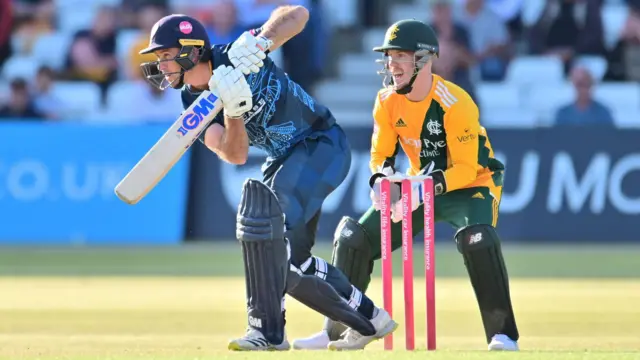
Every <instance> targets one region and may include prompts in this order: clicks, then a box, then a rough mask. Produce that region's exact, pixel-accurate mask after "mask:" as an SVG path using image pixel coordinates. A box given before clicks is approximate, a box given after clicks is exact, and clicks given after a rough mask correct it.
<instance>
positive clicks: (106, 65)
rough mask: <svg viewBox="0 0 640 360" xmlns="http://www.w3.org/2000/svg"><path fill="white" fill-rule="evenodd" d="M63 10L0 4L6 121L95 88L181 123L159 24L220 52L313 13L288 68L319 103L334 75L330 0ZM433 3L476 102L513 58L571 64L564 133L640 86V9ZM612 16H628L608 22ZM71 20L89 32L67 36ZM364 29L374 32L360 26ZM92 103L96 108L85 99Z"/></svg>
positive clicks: (142, 3) (61, 110) (597, 1)
mask: <svg viewBox="0 0 640 360" xmlns="http://www.w3.org/2000/svg"><path fill="white" fill-rule="evenodd" d="M61 1H67V2H69V1H71V2H73V1H72V0H55V1H53V0H0V74H2V79H1V80H0V83H2V84H4V88H3V87H2V86H0V117H2V118H8V117H11V118H29V119H61V118H67V117H72V116H74V115H78V114H80V115H81V114H82V112H81V111H83V109H82V108H81V107H80V108H75V111H76V112H73V111H71V110H69V106H67V105H65V101H68V100H69V99H70V98H73V94H74V91H75V93H76V94H77V93H78V92H79V91H80V92H82V91H81V90H78V89H80V88H77V87H76V88H73V90H69V91H68V92H67V93H66V94H69V96H66V94H65V92H64V87H62V85H61V86H60V90H59V91H56V92H53V91H51V89H52V86H53V84H54V83H56V82H62V83H65V84H67V83H72V82H90V83H91V84H95V85H96V86H97V88H98V89H99V96H98V97H97V98H96V99H95V100H94V102H95V106H97V107H103V108H104V107H107V106H108V104H109V101H110V99H118V100H117V102H118V106H117V107H113V109H110V111H108V112H106V114H108V115H109V116H114V115H117V116H119V117H120V118H122V119H125V120H126V119H127V116H128V117H129V118H131V119H133V118H136V117H137V118H140V116H137V115H136V109H141V108H145V109H154V110H153V111H151V110H148V111H147V112H145V117H144V118H143V119H140V120H143V121H149V120H152V119H153V118H157V117H158V116H160V115H161V114H164V115H165V116H164V119H165V120H166V118H167V114H174V115H175V114H176V113H177V112H179V107H180V105H179V104H180V102H179V101H180V100H179V98H178V94H177V92H175V91H173V92H160V91H157V90H155V89H154V88H153V87H150V86H148V85H146V84H145V83H144V81H142V80H141V71H140V68H139V64H140V63H142V62H144V61H149V60H153V56H152V55H139V54H138V50H139V49H141V48H142V47H144V46H145V45H146V43H147V41H148V33H149V31H150V29H151V27H152V25H153V24H154V23H155V21H156V20H158V19H159V18H160V17H162V16H164V15H166V14H169V13H185V14H189V15H192V16H194V17H196V18H198V19H200V20H202V21H203V23H204V24H205V25H206V27H207V29H208V30H209V34H210V37H211V41H212V43H227V42H230V41H232V40H233V39H235V38H236V37H237V36H238V35H240V34H241V33H242V32H243V31H244V30H247V29H250V28H253V27H257V26H259V25H261V24H262V23H264V21H266V19H267V18H268V16H269V14H270V12H271V11H272V10H273V9H274V8H275V7H276V6H278V5H282V4H299V5H304V6H306V7H307V8H308V9H309V10H310V14H311V18H310V22H309V24H308V25H307V27H306V29H305V30H304V32H303V33H302V34H300V35H299V36H297V37H295V38H293V39H292V40H291V41H289V42H288V43H287V44H286V45H285V46H284V48H283V49H282V51H281V54H282V55H281V56H282V57H281V64H282V66H283V67H284V68H285V70H286V71H287V72H288V73H289V75H290V76H291V77H292V78H293V79H294V80H295V81H297V82H299V83H300V84H301V85H302V86H303V87H305V88H307V89H308V90H309V91H310V92H312V93H313V87H314V85H315V84H317V83H318V81H320V80H321V79H323V78H324V77H326V76H328V75H330V74H326V73H325V72H323V69H324V68H325V67H324V66H323V64H324V61H325V59H326V56H327V50H326V49H327V46H328V44H329V41H338V40H337V39H336V38H335V37H333V36H332V33H331V29H327V26H326V24H325V21H324V20H326V19H324V17H323V11H321V9H322V6H323V2H324V1H329V0H207V1H204V0H192V1H176V0H174V1H170V0H115V1H114V0H110V1H104V0H100V3H101V5H100V7H99V9H98V10H97V13H96V17H95V18H94V19H93V20H92V21H90V22H87V21H86V19H85V18H86V16H85V18H82V13H79V15H78V18H77V19H75V20H74V19H69V16H66V17H65V19H64V21H62V20H61V19H62V16H60V15H61V10H60V6H59V4H58V3H60V2H61ZM92 2H93V1H92V0H81V1H79V2H78V1H76V2H75V4H77V5H78V6H83V5H86V4H89V3H92ZM418 2H419V3H424V1H419V0H418ZM392 3H393V2H392ZM428 3H429V5H428V7H429V8H426V9H424V11H425V13H427V14H428V16H425V17H424V19H427V20H428V21H429V22H430V23H431V24H432V25H433V27H434V29H435V30H436V32H437V33H438V35H439V39H440V48H441V57H440V59H438V60H436V62H435V64H434V72H436V73H438V74H440V75H442V76H444V77H445V78H447V79H450V80H452V81H454V82H456V83H457V84H459V85H461V86H462V87H464V88H465V89H466V90H468V91H469V92H470V93H471V94H472V96H473V97H474V98H477V97H478V94H477V84H478V83H500V82H503V81H505V79H506V78H507V76H508V73H509V68H510V65H511V63H512V62H513V60H514V59H515V58H517V57H519V56H529V55H538V56H549V55H550V56H554V57H555V58H557V59H560V60H561V62H562V67H563V69H562V71H563V75H564V76H566V78H567V79H568V80H569V81H570V83H571V84H572V85H573V88H574V90H575V98H574V100H573V101H570V102H568V103H567V104H565V105H564V106H563V107H562V108H561V109H558V111H557V113H556V115H555V118H556V124H558V125H560V124H605V125H611V124H613V120H612V114H611V111H610V109H609V107H608V105H607V104H603V103H601V102H599V101H598V100H596V99H594V98H593V96H592V94H593V88H594V86H598V85H597V84H599V83H600V81H606V82H621V81H624V82H629V81H638V80H639V79H640V0H537V1H527V0H429V1H428ZM345 4H346V3H345ZM359 4H360V8H359V10H358V11H361V12H362V16H363V17H366V18H367V19H369V18H372V16H371V11H372V10H371V9H369V7H368V4H371V6H372V7H373V6H375V7H376V8H377V7H379V4H381V1H378V0H375V1H374V0H371V1H368V0H361V1H359ZM71 6H73V4H72V5H71ZM611 6H614V7H615V8H616V9H620V11H604V10H611ZM605 7H607V9H605ZM381 8H385V7H384V6H382V7H381ZM324 13H326V12H324ZM380 17H381V16H380V14H378V16H377V18H380ZM73 21H75V24H83V25H82V26H69V24H70V23H73ZM360 25H362V26H363V27H367V26H371V25H372V24H370V22H369V21H368V20H362V21H360ZM377 25H382V26H384V27H386V26H388V25H389V24H388V23H386V24H377ZM360 30H361V31H364V29H362V28H361V29H360ZM63 33H64V34H66V35H64V34H63ZM61 34H63V35H61ZM612 34H613V35H612ZM365 50H368V49H365ZM34 59H35V60H34ZM581 59H591V60H593V61H585V62H582V61H581ZM29 66H31V69H30V70H31V72H32V73H34V74H35V76H33V77H29V76H26V75H25V76H21V74H29V69H28V68H29ZM535 71H536V69H535V68H533V69H532V72H535ZM533 76H535V75H533ZM120 82H126V83H127V85H126V91H125V90H124V89H125V85H121V86H123V87H122V89H121V91H119V92H118V91H113V89H112V88H113V87H114V86H116V85H114V84H118V83H120ZM118 86H120V85H118ZM88 91H89V88H87V92H88ZM118 94H120V95H118ZM85 95H86V94H85ZM63 98H64V99H63ZM114 101H116V100H114ZM639 101H640V99H639ZM83 103H85V105H86V103H92V102H91V101H89V100H86V99H83ZM154 111H155V113H154ZM156 114H157V115H158V116H156ZM160 117H162V116H160ZM172 118H174V116H169V117H168V119H172Z"/></svg>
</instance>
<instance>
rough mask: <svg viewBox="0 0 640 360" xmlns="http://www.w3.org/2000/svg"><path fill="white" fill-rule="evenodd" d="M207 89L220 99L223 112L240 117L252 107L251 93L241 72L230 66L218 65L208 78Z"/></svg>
mask: <svg viewBox="0 0 640 360" xmlns="http://www.w3.org/2000/svg"><path fill="white" fill-rule="evenodd" d="M209 90H210V91H211V92H212V93H214V94H215V95H216V96H218V97H219V98H220V100H222V104H223V106H224V113H225V115H227V116H229V117H241V116H242V114H244V113H246V112H247V111H249V110H251V108H252V107H253V94H252V93H251V88H250V87H249V84H248V83H247V79H245V77H244V75H242V72H240V70H238V69H234V68H233V67H231V66H226V65H220V66H218V67H217V68H216V69H215V70H214V71H213V75H211V78H210V79H209Z"/></svg>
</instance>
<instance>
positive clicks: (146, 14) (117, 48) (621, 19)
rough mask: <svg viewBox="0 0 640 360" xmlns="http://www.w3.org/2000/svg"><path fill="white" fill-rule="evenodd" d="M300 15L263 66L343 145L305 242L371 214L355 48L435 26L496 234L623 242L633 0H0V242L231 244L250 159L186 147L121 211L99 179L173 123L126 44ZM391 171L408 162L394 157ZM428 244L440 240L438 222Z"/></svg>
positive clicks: (441, 63)
mask: <svg viewBox="0 0 640 360" xmlns="http://www.w3.org/2000/svg"><path fill="white" fill-rule="evenodd" d="M276 3H292V4H302V5H304V6H306V7H307V8H308V9H310V12H311V18H310V22H309V24H308V25H307V27H306V28H305V30H304V32H303V33H301V34H300V35H299V36H298V37H296V38H294V39H292V40H291V41H290V42H289V43H287V44H286V46H285V47H283V48H282V49H281V50H278V51H276V52H275V53H274V54H273V55H272V56H273V57H274V58H275V59H276V62H277V63H278V64H280V65H281V66H283V67H284V68H285V69H286V71H287V72H288V73H289V74H290V76H291V77H292V78H293V79H294V80H296V81H298V82H299V83H300V84H301V85H303V86H304V87H305V88H307V89H308V90H309V91H310V92H311V93H313V94H314V95H315V96H316V97H317V98H318V100H319V101H322V102H324V103H325V104H327V105H328V106H329V107H330V108H331V110H332V111H333V112H334V115H335V116H336V118H337V119H338V121H339V123H340V124H342V125H343V126H344V127H345V129H346V131H347V134H348V137H349V139H350V141H351V143H352V147H353V149H352V150H353V163H352V168H351V172H350V174H349V177H348V178H347V180H346V181H345V182H344V184H343V185H342V186H341V187H340V188H338V189H337V190H336V191H335V193H334V194H332V195H331V197H330V198H329V199H328V200H327V201H326V203H325V205H324V208H323V210H324V213H325V215H324V217H323V218H322V219H321V221H320V234H319V237H320V238H322V239H324V240H328V239H330V238H331V237H332V234H333V230H334V228H335V226H336V225H337V223H338V221H339V219H340V217H342V216H344V215H351V216H359V215H360V214H361V213H362V212H363V211H364V210H365V209H366V208H367V207H368V206H369V205H370V200H369V196H368V187H367V179H368V177H369V170H368V167H367V164H368V160H369V158H368V153H369V145H370V137H371V131H372V118H371V110H372V106H373V101H374V97H375V94H376V92H377V91H378V89H379V88H380V84H381V78H380V77H379V76H378V75H377V74H376V70H377V67H376V66H377V65H376V63H375V59H376V56H377V55H376V54H375V53H373V51H371V48H372V47H373V46H374V45H375V44H377V43H379V42H381V41H382V39H383V37H384V32H385V30H386V28H387V26H389V25H390V24H391V23H393V22H394V21H396V20H399V19H402V18H416V19H421V20H424V21H427V22H429V23H431V24H433V26H434V28H435V29H436V31H437V32H438V34H439V37H440V43H441V57H440V59H437V60H436V62H435V64H434V71H435V72H436V73H438V74H440V75H442V76H444V77H445V78H447V79H449V80H452V81H454V82H456V83H457V84H459V85H461V86H462V87H464V88H465V89H467V91H469V92H470V93H471V94H472V96H473V97H474V99H475V100H476V101H477V103H478V104H479V106H480V109H481V122H482V124H483V125H484V126H485V127H486V128H487V130H488V132H489V137H490V139H491V142H492V144H493V146H494V147H495V150H496V152H497V154H498V157H499V158H500V159H501V160H503V161H504V162H505V163H506V166H507V171H506V185H505V195H504V198H503V201H502V214H501V218H500V221H499V224H498V226H499V228H500V231H501V234H502V236H503V237H504V238H506V239H509V240H511V241H522V242H599V243H614V242H637V240H636V238H637V235H636V233H637V230H636V228H635V226H634V221H633V220H635V218H636V217H637V215H638V214H640V190H638V187H637V185H636V184H638V183H639V181H638V180H640V178H639V177H638V175H639V173H638V170H640V152H639V150H638V149H639V148H640V147H639V146H638V141H639V139H640V131H639V128H640V86H639V84H638V80H639V79H640V2H639V1H637V0H628V1H624V0H571V1H569V0H563V1H560V0H428V1H427V0H413V1H411V0H393V1H391V0H316V1H314V0H297V1H293V0H292V1H269V0H207V1H202V0H191V1H184V0H53V1H51V0H0V243H2V244H178V243H182V242H184V241H190V240H206V241H220V240H228V239H231V238H233V237H234V231H235V209H236V206H237V202H238V200H239V194H240V185H241V184H242V181H244V179H245V178H247V177H257V178H259V177H260V171H259V166H260V164H261V161H262V159H263V155H262V154H260V153H257V152H256V153H254V152H253V151H252V152H251V156H250V159H249V161H248V163H247V165H245V166H242V167H238V166H232V165H228V164H224V163H222V162H221V161H219V160H218V159H217V158H216V156H215V155H214V154H212V153H210V152H209V151H208V150H206V149H205V148H204V147H203V146H202V145H201V144H199V143H197V144H196V145H195V146H194V147H193V148H192V149H191V150H190V151H189V153H188V155H187V156H185V157H184V158H183V159H182V160H181V161H180V162H179V164H178V165H177V166H176V167H175V168H174V169H173V170H172V171H171V173H170V174H169V175H168V176H167V177H166V178H165V180H163V182H162V183H161V184H160V186H158V187H157V188H156V189H155V190H153V192H152V193H151V194H150V195H149V196H148V197H147V198H146V199H144V200H143V201H142V202H141V203H140V204H138V205H136V206H128V205H125V204H123V203H121V202H120V200H118V199H117V198H116V196H115V195H114V193H113V187H114V186H115V184H116V183H117V182H118V181H119V180H120V179H121V178H122V176H124V174H126V172H127V171H128V170H129V169H130V168H131V167H132V166H133V165H134V164H135V162H136V161H138V160H139V158H140V157H141V156H142V155H143V154H144V153H145V152H146V151H147V150H148V148H149V147H150V146H151V145H152V144H153V143H154V142H155V141H156V140H157V139H158V138H159V136H160V135H161V134H162V133H163V132H164V131H166V129H167V128H168V126H169V125H170V124H171V123H172V122H173V121H174V120H175V119H176V117H177V116H178V115H179V113H180V111H181V103H180V99H179V92H178V91H165V92H158V91H155V90H154V89H153V88H151V87H150V86H148V85H147V84H146V83H145V82H144V81H143V80H142V79H141V72H140V70H139V67H138V64H139V63H140V62H143V61H146V59H147V58H145V57H144V56H139V55H137V50H138V49H140V48H141V47H143V46H144V45H145V43H146V41H147V36H148V35H147V34H148V31H149V29H150V28H151V26H152V24H153V23H154V22H155V21H156V20H157V19H158V18H160V17H161V16H163V15H164V14H167V13H176V12H180V13H188V14H191V15H193V16H196V17H198V18H199V19H201V20H202V21H203V22H204V23H205V24H206V25H207V28H208V30H209V32H210V37H211V39H212V42H213V43H223V42H229V41H232V40H233V39H235V37H237V36H238V35H239V34H240V33H241V32H242V31H244V30H245V29H248V28H250V27H253V26H255V25H259V24H261V23H262V22H264V21H265V20H266V18H267V17H268V15H269V12H270V11H271V10H272V9H273V8H274V7H275V6H276V5H275V4H276ZM401 161H403V162H404V164H406V161H405V159H401ZM436 234H437V237H438V240H445V239H450V236H451V234H452V232H451V229H449V228H448V226H447V225H439V227H438V228H437V232H436Z"/></svg>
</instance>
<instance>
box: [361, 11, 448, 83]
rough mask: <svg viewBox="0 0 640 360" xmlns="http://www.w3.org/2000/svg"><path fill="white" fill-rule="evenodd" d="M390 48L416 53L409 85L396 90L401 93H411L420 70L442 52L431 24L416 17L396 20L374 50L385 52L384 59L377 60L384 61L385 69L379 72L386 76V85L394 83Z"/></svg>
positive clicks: (384, 81)
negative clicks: (390, 63)
mask: <svg viewBox="0 0 640 360" xmlns="http://www.w3.org/2000/svg"><path fill="white" fill-rule="evenodd" d="M389 50H405V51H412V52H413V53H414V57H413V61H414V64H415V70H414V72H413V76H412V77H411V81H409V83H408V84H407V85H405V86H403V87H402V88H400V89H396V92H398V93H400V94H406V93H409V92H410V91H411V88H412V86H413V82H414V81H415V80H416V77H417V76H418V72H419V71H420V70H421V69H422V68H423V67H424V65H425V64H426V63H427V62H428V61H429V59H431V58H432V57H438V55H439V54H440V48H439V46H438V37H437V36H436V33H435V31H434V30H433V28H431V26H429V25H427V24H425V23H423V22H422V21H418V20H415V19H409V20H400V21H398V22H396V23H395V24H393V25H391V26H390V27H389V28H388V29H387V33H386V34H385V36H384V42H383V43H382V45H381V46H377V47H374V48H373V51H377V52H381V53H384V57H383V59H380V60H377V62H379V63H383V66H384V68H383V70H381V71H378V74H379V75H383V76H384V80H383V85H384V86H385V87H387V86H390V85H393V77H392V74H391V72H390V71H389V64H388V59H387V53H388V51H389Z"/></svg>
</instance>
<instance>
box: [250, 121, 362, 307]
mask: <svg viewBox="0 0 640 360" xmlns="http://www.w3.org/2000/svg"><path fill="white" fill-rule="evenodd" d="M350 167H351V148H350V146H349V142H348V140H347V136H346V134H345V133H344V131H343V130H342V128H341V127H340V126H338V125H334V126H332V127H331V128H329V129H328V130H323V131H317V132H315V133H313V134H312V135H311V136H310V137H308V138H307V139H306V140H304V141H302V142H300V143H298V144H297V145H295V146H294V147H293V149H292V150H291V152H290V153H289V155H288V156H286V157H284V158H282V159H276V160H273V161H267V163H265V165H264V166H263V168H262V173H263V181H264V182H265V183H266V184H267V185H268V186H269V187H271V188H272V189H273V191H274V193H275V194H276V196H277V197H278V201H279V203H280V206H281V207H282V210H283V211H284V214H285V226H286V232H285V237H286V238H287V239H288V240H289V245H290V247H291V264H292V265H293V266H295V267H296V268H297V269H298V270H299V271H300V272H301V273H303V274H305V275H315V276H318V277H320V278H322V279H323V280H325V281H327V282H328V283H330V284H331V285H332V286H333V287H334V288H335V289H336V291H337V292H338V293H339V294H340V295H341V296H342V297H344V298H345V299H346V300H347V301H348V302H349V304H350V305H351V306H352V307H353V308H354V309H356V310H358V311H360V312H361V313H362V314H363V315H365V316H367V317H368V318H371V313H372V312H373V303H372V302H371V300H370V299H368V298H367V297H366V296H364V295H363V294H362V293H361V292H360V291H359V290H358V289H356V288H355V287H353V286H352V285H351V283H350V282H349V280H348V279H347V278H346V276H344V274H343V273H342V272H341V271H340V270H338V269H336V268H334V267H333V266H332V265H330V264H328V263H327V262H326V261H325V260H323V259H321V258H318V257H314V256H312V254H311V248H313V245H314V244H315V237H316V231H317V227H318V220H319V218H320V211H321V209H322V203H323V202H324V200H325V199H326V198H327V197H328V196H329V195H330V194H331V192H333V190H335V189H336V188H337V187H338V186H339V185H340V184H341V183H342V182H343V181H344V179H345V178H346V177H347V174H348V173H349V168H350ZM336 225H337V224H336Z"/></svg>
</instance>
